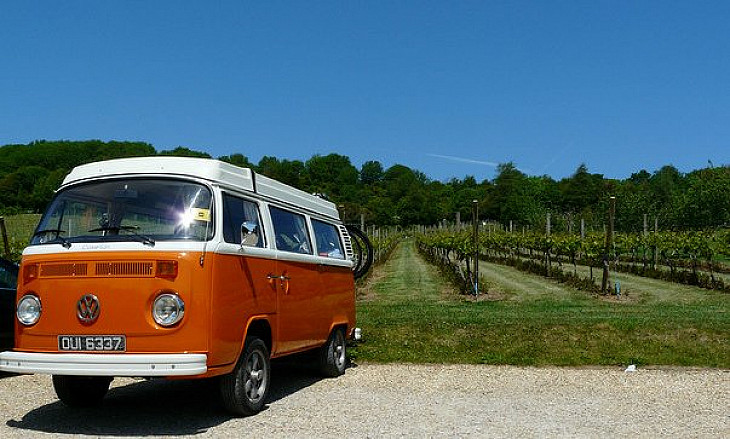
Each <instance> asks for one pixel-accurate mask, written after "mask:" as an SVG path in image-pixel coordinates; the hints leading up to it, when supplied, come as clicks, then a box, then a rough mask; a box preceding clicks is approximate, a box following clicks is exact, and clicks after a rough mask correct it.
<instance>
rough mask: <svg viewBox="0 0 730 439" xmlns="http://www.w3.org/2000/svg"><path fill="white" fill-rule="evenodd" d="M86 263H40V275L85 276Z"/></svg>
mask: <svg viewBox="0 0 730 439" xmlns="http://www.w3.org/2000/svg"><path fill="white" fill-rule="evenodd" d="M87 271H88V265H86V263H83V262H72V263H68V264H42V265H41V275H40V277H70V276H86V273H87Z"/></svg>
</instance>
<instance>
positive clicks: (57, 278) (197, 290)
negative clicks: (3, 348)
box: [15, 252, 355, 378]
mask: <svg viewBox="0 0 730 439" xmlns="http://www.w3.org/2000/svg"><path fill="white" fill-rule="evenodd" d="M80 256H82V257H80ZM150 256H151V255H150V254H148V253H147V252H144V253H137V254H135V253H132V254H127V253H125V254H123V255H120V254H118V253H114V252H110V253H106V252H101V253H93V254H83V255H80V254H71V255H63V254H57V255H52V256H51V255H47V256H38V255H31V256H25V257H24V258H23V261H22V264H21V271H20V273H21V276H20V279H19V281H18V298H20V297H22V296H24V295H26V294H30V293H34V294H36V295H38V296H39V298H40V300H41V303H42V304H43V311H42V318H41V319H40V320H39V321H38V323H37V324H36V325H34V326H32V327H29V328H26V327H23V326H22V325H20V324H16V333H15V340H16V344H15V351H20V352H44V353H57V352H59V349H58V336H59V335H60V334H84V335H95V334H99V335H104V334H124V335H125V336H126V344H127V349H126V353H129V354H162V353H183V352H184V353H202V354H207V356H208V362H207V367H208V370H207V372H206V373H204V374H201V375H197V376H195V377H196V378H204V377H210V376H214V375H220V374H224V373H229V372H230V371H231V370H232V369H233V366H234V364H235V362H236V360H237V358H238V355H239V353H240V352H241V350H242V348H243V343H244V341H245V338H246V330H247V328H248V327H249V325H250V324H251V323H252V322H253V321H256V320H263V321H266V322H267V323H268V325H269V327H270V328H271V356H272V358H276V357H280V356H283V355H286V354H291V353H295V352H301V351H304V350H308V349H312V348H315V347H318V346H321V345H322V344H323V343H324V342H325V341H326V339H327V337H328V335H329V334H330V332H331V330H332V328H333V327H335V326H344V327H346V328H347V330H346V333H347V334H349V333H350V332H351V331H352V329H353V325H354V322H355V303H354V301H355V295H354V280H353V276H352V272H351V270H349V269H348V268H346V267H327V266H322V265H316V264H315V265H312V264H305V263H296V262H286V261H276V260H273V259H265V258H256V257H247V256H231V255H216V254H208V255H206V256H205V260H204V263H203V266H201V264H200V259H201V253H184V252H174V253H167V252H165V253H156V254H154V257H153V258H151V257H150ZM158 261H176V262H177V266H178V274H177V276H176V277H175V278H173V279H170V278H162V277H157V276H156V266H157V262H158ZM30 266H36V267H38V268H37V269H36V270H37V277H35V278H34V279H30V280H29V279H27V278H26V277H25V276H23V273H25V272H27V271H28V270H30V268H28V267H30ZM97 266H99V267H103V268H104V269H105V270H104V271H103V272H102V273H101V274H97V273H96V267H97ZM109 266H118V267H120V268H118V269H117V270H115V273H114V274H113V275H111V274H109V270H108V267H109ZM81 267H84V268H81ZM125 268H127V270H128V271H127V272H124V269H125ZM279 272H281V273H286V274H288V276H289V277H290V278H291V280H289V281H287V282H281V281H280V280H279V279H277V278H271V279H268V278H267V276H268V275H269V273H279ZM287 284H288V285H287ZM163 291H171V292H175V293H176V294H178V295H179V296H180V297H181V298H182V299H183V301H184V302H185V304H186V314H185V318H184V319H183V321H182V322H181V324H180V325H178V326H175V327H172V328H165V327H162V326H160V325H158V324H157V323H155V321H154V320H153V318H152V316H151V314H150V312H149V310H150V307H151V304H152V301H153V300H154V298H155V297H156V296H157V294H159V293H160V292H163ZM85 294H94V295H95V296H97V297H98V299H99V302H100V303H101V304H102V310H101V312H100V315H99V318H98V321H97V322H96V323H95V324H94V325H90V326H87V325H84V324H83V323H81V322H80V321H79V319H78V318H77V316H76V310H77V302H78V300H79V298H80V297H81V296H82V295H85ZM99 355H103V354H99Z"/></svg>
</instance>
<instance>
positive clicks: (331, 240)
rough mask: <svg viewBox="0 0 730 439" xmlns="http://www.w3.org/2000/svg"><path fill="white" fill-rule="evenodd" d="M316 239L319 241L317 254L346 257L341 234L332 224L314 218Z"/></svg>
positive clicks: (337, 257)
mask: <svg viewBox="0 0 730 439" xmlns="http://www.w3.org/2000/svg"><path fill="white" fill-rule="evenodd" d="M312 228H313V229H314V239H315V241H316V242H317V254H318V255H319V256H324V257H327V258H335V259H345V255H344V253H343V252H342V244H341V243H340V235H339V234H338V233H337V229H336V228H335V226H334V225H332V224H327V223H323V222H322V221H317V220H312Z"/></svg>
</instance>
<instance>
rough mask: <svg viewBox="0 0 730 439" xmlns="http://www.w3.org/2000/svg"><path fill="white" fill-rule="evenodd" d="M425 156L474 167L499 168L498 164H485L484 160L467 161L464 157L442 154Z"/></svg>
mask: <svg viewBox="0 0 730 439" xmlns="http://www.w3.org/2000/svg"><path fill="white" fill-rule="evenodd" d="M426 155H427V156H431V157H436V158H439V159H446V160H451V161H454V162H462V163H472V164H474V165H486V166H491V167H493V168H496V167H497V166H499V163H494V162H487V161H484V160H474V159H467V158H464V157H454V156H452V155H442V154H426Z"/></svg>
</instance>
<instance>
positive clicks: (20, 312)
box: [15, 294, 41, 326]
mask: <svg viewBox="0 0 730 439" xmlns="http://www.w3.org/2000/svg"><path fill="white" fill-rule="evenodd" d="M15 315H16V316H17V317H18V321H19V322H20V323H22V324H24V325H25V326H31V325H35V324H36V323H38V319H40V318H41V299H39V298H38V297H36V296H34V295H32V294H28V295H25V296H23V297H22V298H21V299H20V301H19V302H18V308H17V310H16V312H15Z"/></svg>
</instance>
